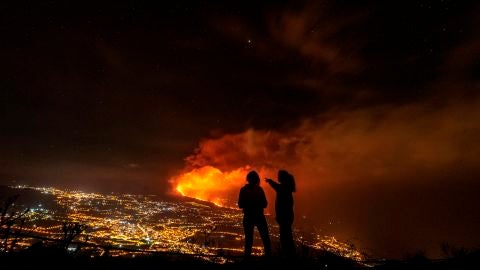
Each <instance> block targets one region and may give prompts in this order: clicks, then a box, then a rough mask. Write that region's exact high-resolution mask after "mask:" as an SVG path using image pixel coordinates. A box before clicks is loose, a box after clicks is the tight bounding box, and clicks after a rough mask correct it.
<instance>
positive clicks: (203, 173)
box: [171, 166, 250, 207]
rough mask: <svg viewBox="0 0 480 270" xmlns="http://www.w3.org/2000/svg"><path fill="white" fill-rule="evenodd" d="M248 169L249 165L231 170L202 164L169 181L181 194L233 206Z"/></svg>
mask: <svg viewBox="0 0 480 270" xmlns="http://www.w3.org/2000/svg"><path fill="white" fill-rule="evenodd" d="M249 170H250V167H249V166H245V167H241V168H238V169H235V170H231V171H221V170H220V169H218V168H216V167H213V166H203V167H200V168H197V169H193V170H191V171H189V172H186V173H183V174H181V175H179V176H176V177H174V178H172V179H171V181H172V182H173V183H175V185H176V187H175V189H176V190H177V191H178V192H179V193H180V194H182V195H183V196H188V197H193V198H196V199H199V200H203V201H210V202H213V203H215V204H216V205H218V206H225V207H233V206H234V205H235V204H236V199H237V197H236V196H237V195H238V194H237V193H238V191H239V190H240V187H241V186H242V185H244V184H245V176H246V175H247V173H248V171H249Z"/></svg>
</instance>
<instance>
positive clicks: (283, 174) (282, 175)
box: [278, 170, 295, 192]
mask: <svg viewBox="0 0 480 270" xmlns="http://www.w3.org/2000/svg"><path fill="white" fill-rule="evenodd" d="M278 182H280V184H282V185H285V187H287V188H288V189H289V190H290V191H291V192H295V178H294V177H293V175H292V174H290V173H289V172H287V171H286V170H279V171H278Z"/></svg>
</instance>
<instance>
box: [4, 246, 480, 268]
mask: <svg viewBox="0 0 480 270" xmlns="http://www.w3.org/2000/svg"><path fill="white" fill-rule="evenodd" d="M0 262H1V263H0V265H1V266H2V267H1V269H5V270H9V269H12V270H13V269H86V270H94V269H214V270H215V269H219V270H222V269H249V270H252V269H379V270H390V269H442V270H443V269H480V252H479V251H478V250H477V251H472V252H468V253H465V254H457V255H456V257H452V258H449V259H444V260H429V259H427V258H425V257H422V256H416V257H413V258H410V259H408V260H403V261H371V262H364V263H357V262H353V261H351V260H348V259H345V258H342V257H339V256H336V255H334V254H331V253H327V252H326V253H324V254H322V255H320V256H318V257H315V258H295V259H288V260H287V259H284V258H280V257H272V258H262V257H252V258H250V259H245V258H242V257H230V258H227V261H226V262H224V263H218V262H212V258H209V260H206V259H205V258H202V257H197V256H193V255H181V254H156V255H137V256H133V255H132V256H129V257H110V256H104V257H95V258H90V257H87V256H82V255H76V256H74V255H71V254H67V253H65V252H64V251H62V250H60V249H52V248H41V249H36V250H28V251H22V252H13V253H3V254H0Z"/></svg>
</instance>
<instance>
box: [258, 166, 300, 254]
mask: <svg viewBox="0 0 480 270" xmlns="http://www.w3.org/2000/svg"><path fill="white" fill-rule="evenodd" d="M265 181H267V183H269V184H270V186H272V188H273V189H274V190H275V192H276V194H277V196H276V198H275V219H276V220H277V223H278V226H279V229H280V244H281V247H282V253H283V254H284V255H285V256H287V257H293V256H295V244H294V242H293V232H292V225H293V219H294V215H293V194H292V193H293V192H295V178H294V177H293V175H291V174H290V173H289V172H287V171H285V170H279V171H278V182H275V181H274V180H272V179H266V180H265Z"/></svg>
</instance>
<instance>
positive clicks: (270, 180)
mask: <svg viewBox="0 0 480 270" xmlns="http://www.w3.org/2000/svg"><path fill="white" fill-rule="evenodd" d="M265 182H267V183H273V182H275V181H273V180H272V179H270V178H265Z"/></svg>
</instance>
